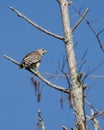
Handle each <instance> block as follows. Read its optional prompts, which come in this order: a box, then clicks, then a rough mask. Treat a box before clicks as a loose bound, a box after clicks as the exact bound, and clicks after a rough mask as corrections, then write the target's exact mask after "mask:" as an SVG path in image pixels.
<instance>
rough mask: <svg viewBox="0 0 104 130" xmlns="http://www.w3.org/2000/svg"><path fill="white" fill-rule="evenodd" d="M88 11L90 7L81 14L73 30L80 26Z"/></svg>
mask: <svg viewBox="0 0 104 130" xmlns="http://www.w3.org/2000/svg"><path fill="white" fill-rule="evenodd" d="M88 12H89V8H87V9H86V10H85V12H84V13H83V14H82V15H81V18H80V19H79V20H78V21H77V23H76V24H75V25H74V27H72V32H73V31H74V30H75V29H76V28H77V27H78V25H79V24H80V23H81V22H82V20H83V19H84V18H85V16H86V15H87V13H88Z"/></svg>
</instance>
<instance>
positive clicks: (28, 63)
mask: <svg viewBox="0 0 104 130" xmlns="http://www.w3.org/2000/svg"><path fill="white" fill-rule="evenodd" d="M46 52H47V51H46V50H45V49H39V50H36V51H33V52H30V53H28V54H27V55H26V56H25V57H24V58H23V59H22V61H21V63H20V65H19V67H20V68H30V69H34V68H35V69H36V71H38V68H39V65H40V62H41V59H42V56H43V55H44V54H45V53H46Z"/></svg>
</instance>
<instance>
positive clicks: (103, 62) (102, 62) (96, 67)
mask: <svg viewBox="0 0 104 130" xmlns="http://www.w3.org/2000/svg"><path fill="white" fill-rule="evenodd" d="M102 64H104V60H103V61H101V62H100V63H99V64H98V65H97V66H95V68H93V69H92V70H91V71H89V72H88V73H87V74H86V75H85V76H84V78H83V80H82V81H84V80H85V79H86V78H87V77H88V76H89V75H90V74H91V73H93V72H94V71H95V70H97V69H98V68H99V67H100V66H101V65H102Z"/></svg>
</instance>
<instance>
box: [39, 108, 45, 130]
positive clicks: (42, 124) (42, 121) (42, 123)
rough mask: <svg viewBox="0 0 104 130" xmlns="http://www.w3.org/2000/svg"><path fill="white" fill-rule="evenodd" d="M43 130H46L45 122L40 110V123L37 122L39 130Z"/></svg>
mask: <svg viewBox="0 0 104 130" xmlns="http://www.w3.org/2000/svg"><path fill="white" fill-rule="evenodd" d="M40 127H41V128H42V130H45V125H44V120H43V118H42V116H41V111H40V110H38V122H37V130H38V129H40Z"/></svg>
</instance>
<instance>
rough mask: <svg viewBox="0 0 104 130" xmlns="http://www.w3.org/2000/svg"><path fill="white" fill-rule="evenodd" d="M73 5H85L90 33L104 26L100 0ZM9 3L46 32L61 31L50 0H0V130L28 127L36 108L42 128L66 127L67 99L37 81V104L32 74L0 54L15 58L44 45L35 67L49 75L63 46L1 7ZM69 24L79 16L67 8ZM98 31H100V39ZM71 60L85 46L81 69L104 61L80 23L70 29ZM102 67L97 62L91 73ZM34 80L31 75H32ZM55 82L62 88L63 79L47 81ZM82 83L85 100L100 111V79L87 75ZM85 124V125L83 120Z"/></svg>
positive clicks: (69, 120) (69, 117) (103, 81)
mask: <svg viewBox="0 0 104 130" xmlns="http://www.w3.org/2000/svg"><path fill="white" fill-rule="evenodd" d="M73 3H74V5H75V7H76V8H77V9H79V8H80V7H81V6H82V5H83V4H85V6H84V8H83V10H82V11H84V10H85V9H86V8H87V7H89V8H90V12H89V13H88V15H87V18H88V19H89V21H92V20H96V19H98V20H97V21H95V22H93V23H92V25H93V26H94V28H95V29H96V31H99V30H101V29H102V28H104V16H103V12H104V9H103V8H104V1H103V0H100V1H87V0H84V1H82V0H74V1H73ZM7 5H10V6H13V7H15V8H16V9H18V10H19V11H20V12H21V13H23V14H24V15H26V16H27V17H29V18H30V19H31V20H33V21H34V22H36V23H37V24H39V25H41V26H42V27H44V28H46V29H47V30H49V31H52V32H54V33H56V34H59V35H63V29H62V23H61V16H60V9H59V5H58V3H57V2H56V0H44V1H41V0H35V1H34V0H31V1H25V0H22V1H21V0H15V1H13V0H11V1H7V0H1V1H0V61H1V67H0V72H1V85H0V104H1V105H0V129H2V130H7V129H8V130H18V129H22V130H28V129H31V130H34V129H35V128H36V122H37V111H38V109H40V110H41V112H42V116H43V118H44V120H45V126H46V129H50V130H53V129H61V126H62V125H65V126H66V127H68V128H69V129H70V128H71V127H73V126H74V118H73V116H74V115H73V112H72V109H71V108H70V105H69V102H68V100H67V97H66V96H65V95H63V94H62V93H60V92H57V91H56V90H53V89H50V88H49V87H48V86H47V85H45V84H44V83H43V82H41V87H42V89H41V92H42V98H41V102H40V103H37V100H36V95H35V94H34V93H35V92H34V88H33V86H32V84H31V81H30V78H31V77H33V75H32V74H31V73H29V72H27V71H26V70H20V69H19V68H18V67H17V66H16V65H15V64H13V63H11V62H9V61H7V60H6V59H4V58H3V55H4V54H7V55H9V56H11V57H13V58H14V59H16V60H17V61H19V62H20V61H21V59H22V58H23V57H24V56H25V54H27V53H28V52H31V51H33V50H36V49H38V48H45V49H46V50H47V51H48V53H47V54H46V55H44V57H43V60H42V63H41V66H40V68H39V70H40V72H41V73H42V74H45V73H49V74H51V73H52V74H55V73H56V72H59V69H58V63H60V65H61V62H62V60H63V56H65V50H64V44H63V42H62V41H60V40H57V39H55V38H53V37H50V36H48V35H46V34H44V33H43V32H40V31H39V30H37V29H36V28H34V27H32V26H31V25H30V24H28V23H27V22H26V21H24V20H23V19H21V18H19V17H17V15H16V14H14V13H13V12H12V11H10V10H9V9H8V8H7V7H6V6H7ZM70 18H71V25H72V26H73V25H74V24H75V22H76V21H77V19H78V18H79V16H78V15H77V14H76V12H75V11H73V9H72V8H71V7H70ZM103 35H104V33H102V35H101V39H102V42H103V43H104V38H103ZM73 38H74V43H77V46H76V47H75V52H76V59H77V64H78V65H80V60H81V58H82V56H83V54H84V52H85V51H86V49H88V53H87V55H86V64H85V65H84V66H83V68H82V71H83V73H87V72H89V71H90V70H92V69H93V68H94V67H95V66H96V65H98V64H99V63H100V62H101V61H103V59H104V56H103V55H104V54H103V53H102V51H101V49H100V47H99V44H98V43H97V40H96V38H95V36H94V35H93V33H92V32H91V30H90V29H89V28H88V26H87V25H86V23H85V22H84V21H83V22H82V23H81V24H80V26H79V27H78V28H77V30H75V32H74V33H73ZM103 68H104V65H102V66H100V68H99V69H97V70H96V71H95V72H94V73H93V74H92V75H94V74H95V75H104V69H103ZM34 78H35V79H37V78H36V77H34ZM51 81H52V82H53V83H54V84H56V85H61V86H64V87H68V85H67V83H66V81H65V80H63V79H59V78H56V79H51ZM85 83H86V84H87V86H88V88H87V90H86V94H87V99H88V100H89V101H90V102H91V103H92V104H93V105H94V106H95V107H96V108H98V109H100V110H104V102H103V101H102V99H103V98H104V94H103V92H104V78H97V79H92V78H88V79H87V80H86V81H85ZM61 97H63V98H64V109H62V108H61V107H60V98H61ZM86 112H87V114H88V115H89V114H90V108H89V107H88V106H87V105H86ZM100 121H101V128H102V129H104V125H102V123H103V124H104V120H100ZM89 125H90V124H89ZM91 128H92V127H91Z"/></svg>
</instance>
